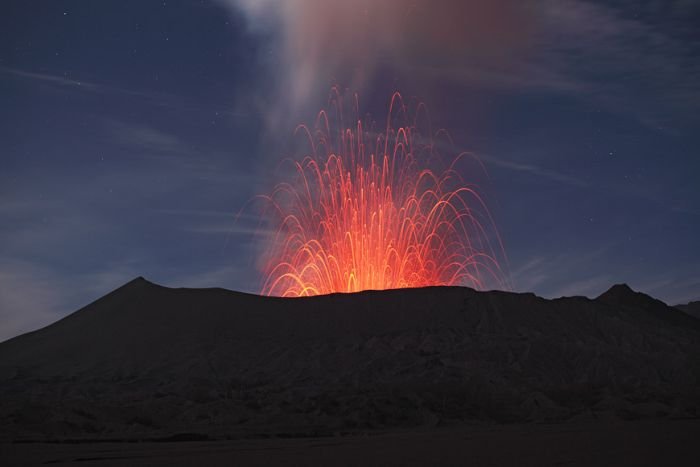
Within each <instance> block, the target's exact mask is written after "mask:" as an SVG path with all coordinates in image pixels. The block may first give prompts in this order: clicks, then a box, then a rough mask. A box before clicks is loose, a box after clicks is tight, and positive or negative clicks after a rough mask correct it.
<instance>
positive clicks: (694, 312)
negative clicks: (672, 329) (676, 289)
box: [676, 302, 700, 319]
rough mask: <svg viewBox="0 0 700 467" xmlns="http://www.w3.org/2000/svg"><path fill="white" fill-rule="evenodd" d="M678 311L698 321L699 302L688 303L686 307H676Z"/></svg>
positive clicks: (699, 313)
mask: <svg viewBox="0 0 700 467" xmlns="http://www.w3.org/2000/svg"><path fill="white" fill-rule="evenodd" d="M676 308H678V309H679V310H681V311H683V312H685V313H687V314H689V315H690V316H693V317H695V318H698V319H700V302H690V303H688V304H686V305H676Z"/></svg>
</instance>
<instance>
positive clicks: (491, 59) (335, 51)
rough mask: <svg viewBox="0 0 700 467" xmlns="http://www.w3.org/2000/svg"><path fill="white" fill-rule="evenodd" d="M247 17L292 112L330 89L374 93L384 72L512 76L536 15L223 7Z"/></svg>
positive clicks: (368, 5) (462, 5)
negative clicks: (481, 71) (271, 53)
mask: <svg viewBox="0 0 700 467" xmlns="http://www.w3.org/2000/svg"><path fill="white" fill-rule="evenodd" d="M219 1H220V2H223V4H224V5H226V6H227V7H229V8H232V9H234V10H235V11H236V12H239V13H240V12H243V14H244V15H245V16H246V18H247V20H248V25H249V28H250V30H251V32H252V33H259V34H261V35H264V36H265V37H268V38H270V41H271V48H272V49H274V50H275V51H276V52H277V53H278V54H279V55H278V56H279V60H278V61H276V62H275V64H274V67H271V69H270V70H268V73H269V75H270V76H271V77H272V81H273V86H274V87H275V88H276V90H277V92H278V94H279V95H278V96H277V97H278V98H279V99H281V100H283V101H286V105H287V108H286V109H285V113H286V114H289V113H295V111H296V110H299V109H300V108H303V107H304V106H305V105H306V104H309V103H312V102H315V99H316V98H317V97H318V96H324V95H326V91H327V90H328V88H329V86H330V84H333V83H337V84H339V85H341V86H342V87H346V88H349V89H351V90H358V91H360V92H365V91H367V87H368V86H370V85H371V83H372V80H373V79H374V78H376V75H377V71H378V70H379V69H384V70H391V73H392V74H393V75H394V76H395V77H396V79H397V80H408V79H411V77H412V76H415V75H420V74H430V75H431V76H437V75H439V74H440V72H437V73H436V70H444V69H448V70H451V69H457V68H458V69H461V70H464V69H465V68H472V69H476V68H484V67H488V68H493V67H497V68H499V69H501V70H503V69H508V67H510V66H511V64H513V63H515V62H517V60H516V58H517V57H518V56H519V55H520V54H522V53H524V51H525V50H526V49H527V48H528V46H529V43H530V37H531V31H532V29H533V18H534V15H533V12H532V11H531V10H530V9H529V7H527V6H526V5H524V4H527V3H529V2H521V1H509V0H490V1H481V0H219Z"/></svg>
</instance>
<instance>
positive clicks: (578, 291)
mask: <svg viewBox="0 0 700 467" xmlns="http://www.w3.org/2000/svg"><path fill="white" fill-rule="evenodd" d="M524 3H526V4H527V5H526V6H524V5H523V4H524ZM2 12H3V14H2V15H0V215H1V216H2V222H1V223H0V245H2V246H1V247H0V323H2V325H1V326H0V339H4V338H8V337H11V336H13V335H16V334H18V333H21V332H25V331H29V330H32V329H36V328H37V327H40V326H43V325H46V324H48V323H50V322H52V321H55V320H56V319H58V318H60V317H62V316H65V315H66V314H68V313H70V312H72V311H75V310H76V309H78V308H79V307H81V306H83V305H85V304H87V303H88V302H90V301H92V300H94V299H96V298H98V297H99V296H101V295H103V294H104V293H106V292H108V291H110V290H112V289H114V288H116V287H118V286H120V285H121V284H123V283H124V282H126V281H128V280H130V279H132V278H134V277H136V276H139V275H141V276H144V277H146V278H148V279H150V280H152V281H154V282H157V283H160V284H163V285H167V286H189V287H225V288H228V289H234V290H241V291H249V292H257V291H258V290H259V285H260V275H259V272H258V271H257V269H256V258H255V254H254V252H255V251H256V249H257V248H259V245H257V246H256V240H255V238H252V237H251V235H250V232H251V228H250V223H249V222H248V220H247V219H246V218H245V217H244V218H243V220H242V221H239V222H235V220H234V216H235V215H236V213H237V212H238V211H239V210H240V209H241V208H242V207H243V206H244V204H245V203H246V201H248V200H249V199H251V197H253V196H254V195H256V194H258V193H260V192H261V190H266V189H267V188H268V187H269V186H270V184H271V183H273V182H274V181H275V180H271V177H272V176H271V174H272V173H273V172H274V171H273V170H271V168H272V167H275V166H276V164H277V163H278V162H279V160H280V159H281V158H282V157H284V156H289V155H290V153H289V151H287V152H285V148H287V147H288V142H289V139H290V137H291V135H292V132H293V130H294V127H295V125H296V124H297V123H301V122H305V121H306V122H308V121H311V120H312V119H313V118H314V116H315V114H316V112H317V111H318V110H319V109H320V108H321V107H322V106H323V105H324V104H325V103H326V102H327V98H328V94H329V89H330V87H331V86H332V85H334V84H338V85H339V86H341V87H343V88H347V89H349V91H348V92H355V91H357V92H358V93H359V95H360V104H361V107H362V111H363V112H369V113H371V114H372V115H374V116H376V117H377V118H378V119H383V118H384V115H385V112H386V107H387V104H388V100H389V97H390V95H391V92H392V91H393V90H399V91H401V92H402V93H403V94H404V95H406V96H418V97H419V98H420V99H421V100H422V101H423V102H425V104H426V105H427V106H428V108H429V109H430V115H431V119H432V124H433V126H434V127H435V128H445V129H447V130H448V131H449V132H450V133H451V135H452V137H453V139H454V141H455V147H456V148H457V149H458V150H468V151H472V152H473V153H475V154H476V155H478V156H479V157H480V158H481V160H482V161H483V162H484V164H485V165H486V168H487V170H488V173H489V177H485V176H483V175H480V176H478V179H477V180H476V182H478V183H479V185H480V186H481V187H482V190H483V193H484V194H485V196H486V198H487V202H488V204H489V206H490V209H491V212H492V214H493V216H494V218H495V222H496V224H497V225H498V229H499V231H500V233H501V236H502V238H503V242H504V244H505V249H506V252H507V255H508V259H509V271H510V280H511V282H512V283H513V289H514V290H516V291H533V292H535V293H537V294H539V295H542V296H545V297H557V296H561V295H587V296H595V295H598V294H599V293H601V292H603V291H604V290H606V289H607V288H608V287H609V286H610V285H611V284H612V283H618V282H626V283H628V284H630V286H632V287H633V288H635V289H637V290H641V291H644V292H646V293H649V294H651V295H653V296H655V297H658V298H660V299H662V300H664V301H666V302H668V303H670V304H677V303H681V302H683V303H685V302H687V301H690V300H696V299H698V298H700V242H699V241H698V238H700V188H699V187H700V183H699V182H700V175H699V173H700V170H699V169H700V157H699V156H700V154H699V150H700V125H699V120H698V111H699V110H700V29H699V28H697V25H698V24H700V2H697V1H694V0H677V1H671V0H667V1H641V2H637V1H616V2H602V1H587V0H551V1H548V0H543V1H538V2H507V1H496V2H476V1H456V0H443V1H431V2H429V1H427V0H426V1H424V0H417V1H400V0H376V1H369V0H359V1H357V2H350V1H347V0H346V2H344V3H343V2H339V1H337V0H330V1H322V0H289V1H287V0H277V1H276V0H257V1H256V0H228V1H224V0H221V1H214V0H208V1H194V0H190V1H188V0H180V1H175V0H168V1H148V0H131V1H123V0H122V1H106V0H105V1H92V0H90V1H88V0H82V1H78V0H75V1H61V0H45V1H40V0H5V1H3V3H2ZM466 175H467V178H470V177H469V174H466ZM475 177H477V176H476V175H475Z"/></svg>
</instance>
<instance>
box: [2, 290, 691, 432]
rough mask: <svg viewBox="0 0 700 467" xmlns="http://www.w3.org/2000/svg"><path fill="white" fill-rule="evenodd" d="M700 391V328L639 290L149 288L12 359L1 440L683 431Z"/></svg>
mask: <svg viewBox="0 0 700 467" xmlns="http://www.w3.org/2000/svg"><path fill="white" fill-rule="evenodd" d="M699 382H700V321H699V320H696V319H694V318H692V317H689V316H687V315H686V314H684V313H683V312H681V311H679V310H677V309H675V308H672V307H668V306H666V305H665V304H663V303H662V302H659V301H657V300H655V299H653V298H651V297H648V296H646V295H644V294H639V293H636V292H633V291H631V289H629V288H628V287H626V286H614V287H613V288H611V289H610V291H608V292H606V293H605V294H603V295H601V296H600V297H598V298H597V299H595V300H589V299H586V298H582V297H575V298H562V299H557V300H545V299H542V298H539V297H536V296H534V295H532V294H513V293H506V292H475V291H473V290H471V289H467V288H459V287H431V288H423V289H404V290H389V291H381V292H379V291H368V292H362V293H358V294H335V295H329V296H323V297H314V298H303V299H281V298H269V297H259V296H255V295H248V294H242V293H237V292H231V291H227V290H223V289H170V288H166V287H161V286H158V285H155V284H152V283H150V282H148V281H146V280H145V279H143V278H138V279H135V280H133V281H131V282H129V283H128V284H126V285H124V286H122V287H121V288H119V289H117V290H115V291H114V292H112V293H110V294H108V295H106V296H104V297H102V298H101V299H99V300H97V301H95V302H93V303H92V304H90V305H88V306H86V307H85V308H83V309H81V310H79V311H77V312H75V313H73V314H72V315H70V316H68V317H66V318H64V319H62V320H60V321H58V322H56V323H54V324H52V325H50V326H48V327H46V328H44V329H41V330H39V331H35V332H32V333H29V334H25V335H23V336H19V337H16V338H14V339H11V340H9V341H6V342H4V343H2V344H0V391H1V392H2V395H3V397H2V400H0V437H2V438H5V439H23V438H29V439H45V438H80V437H84V438H145V437H158V436H168V435H172V434H176V433H192V432H196V433H201V434H205V435H208V436H214V437H218V436H244V435H245V436H250V435H255V434H264V433H286V434H295V433H296V434H308V433H320V432H333V431H345V430H364V429H372V428H390V427H404V426H418V425H434V424H437V423H440V424H455V423H463V422H465V421H468V420H483V421H493V420H495V421H526V420H564V419H568V418H571V417H581V416H584V417H596V416H603V415H606V414H608V415H615V416H622V417H626V418H638V417H657V416H680V417H685V416H697V415H699V414H700V409H699V408H700V391H699V390H698V383H699ZM606 416H607V415H606Z"/></svg>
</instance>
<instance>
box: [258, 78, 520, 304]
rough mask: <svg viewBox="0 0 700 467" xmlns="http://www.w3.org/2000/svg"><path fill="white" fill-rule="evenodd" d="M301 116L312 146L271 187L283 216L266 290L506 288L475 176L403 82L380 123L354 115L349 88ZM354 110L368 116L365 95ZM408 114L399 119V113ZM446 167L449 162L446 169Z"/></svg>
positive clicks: (273, 206) (273, 204)
mask: <svg viewBox="0 0 700 467" xmlns="http://www.w3.org/2000/svg"><path fill="white" fill-rule="evenodd" d="M329 103H330V105H329V108H330V109H331V111H327V110H322V111H321V112H319V114H318V117H317V119H316V122H315V125H314V126H313V127H309V126H306V125H300V126H299V127H298V128H297V132H296V134H297V135H299V136H302V137H303V138H304V141H305V143H306V144H307V145H308V146H307V147H308V148H309V149H308V152H307V153H306V154H304V155H303V157H301V158H300V159H296V160H294V159H289V160H287V161H286V163H289V164H290V165H291V166H292V167H293V173H294V175H293V176H292V177H291V178H290V179H289V180H285V181H283V182H281V183H279V184H278V185H277V186H276V187H275V188H274V190H273V191H272V193H271V194H270V195H267V196H262V198H263V199H264V200H265V203H264V204H265V205H266V208H265V210H264V213H263V218H264V219H265V220H266V221H267V222H269V224H270V225H271V226H272V227H273V230H274V232H275V234H274V235H273V236H272V240H271V242H272V244H271V245H269V247H267V248H266V256H265V259H264V261H263V263H264V269H263V272H264V277H265V279H264V284H263V286H262V290H261V293H262V294H264V295H276V296H285V297H294V296H306V295H320V294H328V293H333V292H357V291H361V290H368V289H375V290H382V289H392V288H406V287H423V286H435V285H466V286H470V287H473V288H476V289H483V288H485V287H487V286H495V287H499V288H507V287H506V284H505V282H506V281H505V278H504V277H505V275H504V273H503V271H502V267H501V265H500V261H501V260H503V258H504V257H505V255H504V250H503V246H502V243H501V241H500V238H499V236H498V233H497V231H496V229H495V226H494V223H493V220H492V218H491V215H490V213H489V210H488V209H487V207H486V205H485V203H484V201H483V199H482V197H481V196H480V195H479V193H478V192H477V191H476V187H475V186H473V185H470V184H468V183H466V182H465V179H464V177H463V176H462V174H461V173H460V171H458V169H457V167H458V165H459V163H460V161H462V160H463V159H466V158H468V157H466V156H468V154H466V153H462V154H459V155H458V156H456V157H454V158H452V160H451V162H450V163H449V164H445V163H444V162H443V160H442V157H441V155H440V153H439V150H438V144H437V143H436V142H435V139H436V138H437V137H438V136H440V135H444V132H439V133H438V134H437V135H435V137H436V138H433V135H432V134H430V130H428V134H427V136H426V135H425V134H422V133H421V129H420V128H419V127H418V121H419V117H420V116H421V114H422V113H423V112H424V111H425V108H424V106H423V105H422V104H417V105H415V106H414V107H415V108H414V109H411V108H409V105H408V104H407V103H406V102H404V99H403V98H402V97H401V95H400V94H399V93H398V92H397V93H394V94H393V96H392V98H391V100H390V103H389V109H388V114H387V118H386V128H385V129H384V131H381V132H374V131H372V130H371V129H369V130H368V129H366V128H365V126H367V127H368V128H371V127H372V126H373V125H372V124H369V125H363V121H362V120H361V119H359V118H355V121H354V123H353V125H352V126H350V125H348V126H345V125H344V124H343V117H344V110H343V98H342V96H341V94H340V92H338V90H337V89H334V90H333V92H332V93H331V98H330V101H329ZM354 104H355V107H354V111H355V114H356V115H359V103H358V98H357V96H355V98H354ZM397 122H398V124H396V123H397ZM441 167H442V168H441Z"/></svg>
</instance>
